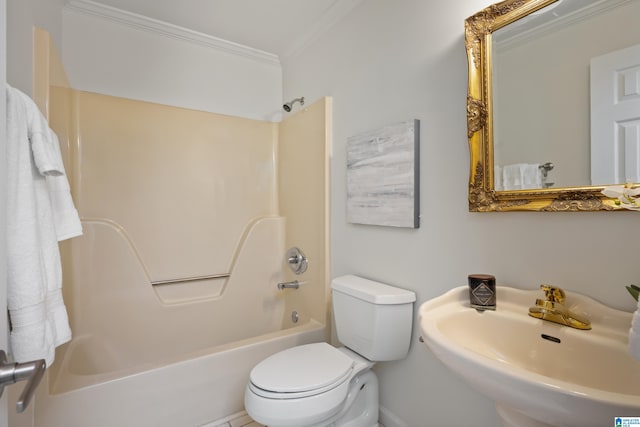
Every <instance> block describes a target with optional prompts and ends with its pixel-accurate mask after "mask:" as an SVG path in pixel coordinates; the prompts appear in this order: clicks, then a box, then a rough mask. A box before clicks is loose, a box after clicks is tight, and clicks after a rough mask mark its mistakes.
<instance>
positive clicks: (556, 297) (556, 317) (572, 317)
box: [529, 285, 591, 330]
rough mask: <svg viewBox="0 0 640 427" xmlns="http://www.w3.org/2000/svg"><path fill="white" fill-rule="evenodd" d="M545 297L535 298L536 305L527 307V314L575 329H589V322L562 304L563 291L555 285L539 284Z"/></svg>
mask: <svg viewBox="0 0 640 427" xmlns="http://www.w3.org/2000/svg"><path fill="white" fill-rule="evenodd" d="M540 289H542V291H543V292H544V294H545V299H540V298H538V299H536V305H535V306H534V307H530V308H529V316H533V317H536V318H538V319H542V320H548V321H549V322H555V323H559V324H561V325H565V326H570V327H572V328H576V329H585V330H587V329H591V322H590V321H589V320H588V319H585V318H584V317H581V316H578V315H577V314H575V313H572V312H571V311H570V310H569V309H568V308H567V307H565V305H564V299H565V294H564V291H563V290H562V289H560V288H558V287H555V286H549V285H540Z"/></svg>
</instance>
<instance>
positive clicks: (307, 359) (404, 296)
mask: <svg viewBox="0 0 640 427" xmlns="http://www.w3.org/2000/svg"><path fill="white" fill-rule="evenodd" d="M331 293H332V299H333V310H334V318H335V322H336V331H337V333H338V339H339V340H340V342H341V343H343V344H344V345H345V347H340V348H336V347H332V346H331V345H329V344H327V343H315V344H307V345H301V346H298V347H292V348H289V349H287V350H283V351H281V352H279V353H276V354H274V355H272V356H270V357H268V358H266V359H265V360H263V361H262V362H260V363H259V364H258V365H256V366H255V367H254V368H253V370H252V371H251V375H250V381H249V384H248V385H247V388H246V390H245V395H244V404H245V409H246V411H247V413H248V414H249V415H250V416H251V417H252V418H253V419H254V420H255V421H257V422H259V423H261V424H265V425H267V426H269V427H326V426H335V427H372V426H376V425H377V422H378V379H377V377H376V375H375V374H374V373H373V371H371V368H372V367H373V365H374V363H375V362H382V361H387V360H397V359H402V358H404V357H405V356H406V355H407V352H408V351H409V343H410V341H411V325H412V321H413V302H414V301H415V300H416V296H415V294H414V293H413V292H411V291H407V290H404V289H399V288H396V287H393V286H389V285H385V284H382V283H378V282H374V281H371V280H367V279H363V278H362V277H357V276H352V275H349V276H341V277H337V278H335V279H334V280H333V282H332V283H331Z"/></svg>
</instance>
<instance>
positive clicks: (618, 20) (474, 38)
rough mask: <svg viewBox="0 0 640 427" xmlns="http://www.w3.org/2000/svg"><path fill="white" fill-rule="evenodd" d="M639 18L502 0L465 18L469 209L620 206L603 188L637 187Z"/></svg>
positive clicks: (615, 10)
mask: <svg viewBox="0 0 640 427" xmlns="http://www.w3.org/2000/svg"><path fill="white" fill-rule="evenodd" d="M638 16H640V0H504V1H501V2H499V3H495V4H493V5H491V6H489V7H487V8H485V9H483V10H481V11H480V12H478V13H476V14H475V15H473V16H471V17H469V18H467V20H466V21H465V45H466V49H467V59H468V72H469V84H468V91H467V129H468V132H467V133H468V137H469V149H470V175H469V210H470V211H508V210H536V211H593V210H616V209H620V207H619V206H617V205H615V203H614V202H613V201H612V200H611V199H609V198H607V197H604V196H603V195H602V193H601V190H602V189H603V187H604V186H606V185H612V184H622V183H629V182H635V183H637V182H640V26H638V25H637V23H636V21H637V17H638ZM637 186H638V184H635V185H633V187H637Z"/></svg>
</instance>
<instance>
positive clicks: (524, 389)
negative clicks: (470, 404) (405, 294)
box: [419, 286, 640, 427]
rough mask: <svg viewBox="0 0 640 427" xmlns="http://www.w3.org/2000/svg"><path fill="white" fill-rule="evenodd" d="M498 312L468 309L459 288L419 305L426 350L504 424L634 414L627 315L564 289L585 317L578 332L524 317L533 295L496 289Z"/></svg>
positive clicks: (635, 376)
mask: <svg viewBox="0 0 640 427" xmlns="http://www.w3.org/2000/svg"><path fill="white" fill-rule="evenodd" d="M496 292H497V309H496V310H495V311H491V310H487V311H482V312H481V311H476V310H475V309H473V308H471V307H470V306H469V292H468V288H467V287H466V286H465V287H459V288H455V289H452V290H451V291H449V292H447V293H445V294H443V295H441V296H439V297H437V298H434V299H432V300H429V301H427V302H425V303H424V304H422V305H421V307H420V312H419V317H420V328H421V332H422V337H423V340H424V343H425V344H426V346H427V347H428V348H429V349H430V350H431V351H432V352H433V353H434V354H435V355H436V357H437V358H438V359H440V360H441V361H442V363H444V364H445V365H446V366H447V367H448V368H450V369H451V370H452V371H453V372H455V373H456V374H458V375H460V376H462V377H463V378H464V379H465V380H466V381H467V382H468V383H469V384H470V385H471V386H472V387H474V388H476V389H477V390H478V391H480V392H481V393H483V394H485V395H486V396H488V397H490V398H491V399H493V400H494V401H495V402H496V408H497V410H498V414H499V415H500V418H501V420H502V422H503V425H504V426H505V427H534V426H535V427H545V426H553V427H588V426H591V427H606V426H615V423H614V418H616V417H640V361H637V360H635V359H634V358H632V357H631V356H630V355H629V354H628V351H627V340H628V332H629V327H630V325H631V316H632V313H628V312H624V311H619V310H615V309H613V308H610V307H607V306H605V305H603V304H601V303H599V302H597V301H595V300H593V299H591V298H589V297H586V296H583V295H579V294H576V293H573V292H567V299H566V304H565V305H566V306H567V308H569V309H570V310H571V311H572V312H574V313H577V314H581V315H583V316H584V317H587V318H588V319H590V320H591V326H592V329H591V330H588V331H585V330H578V329H573V328H570V327H568V326H563V325H559V324H557V323H552V322H548V321H545V320H541V319H536V318H533V317H531V316H529V315H528V310H529V307H530V306H533V305H534V304H535V301H536V298H540V297H541V293H540V291H538V290H521V289H516V288H510V287H505V286H498V287H497V290H496Z"/></svg>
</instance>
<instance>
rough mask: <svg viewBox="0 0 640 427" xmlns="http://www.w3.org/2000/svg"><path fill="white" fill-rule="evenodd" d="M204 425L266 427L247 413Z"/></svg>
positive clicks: (216, 426) (211, 426)
mask: <svg viewBox="0 0 640 427" xmlns="http://www.w3.org/2000/svg"><path fill="white" fill-rule="evenodd" d="M202 427H265V426H264V425H263V424H259V423H257V422H255V421H253V420H252V419H251V417H250V416H249V415H247V414H237V416H235V417H234V416H232V419H230V420H226V421H222V422H221V423H215V424H207V425H204V426H202ZM378 427H384V426H383V425H382V424H378Z"/></svg>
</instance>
